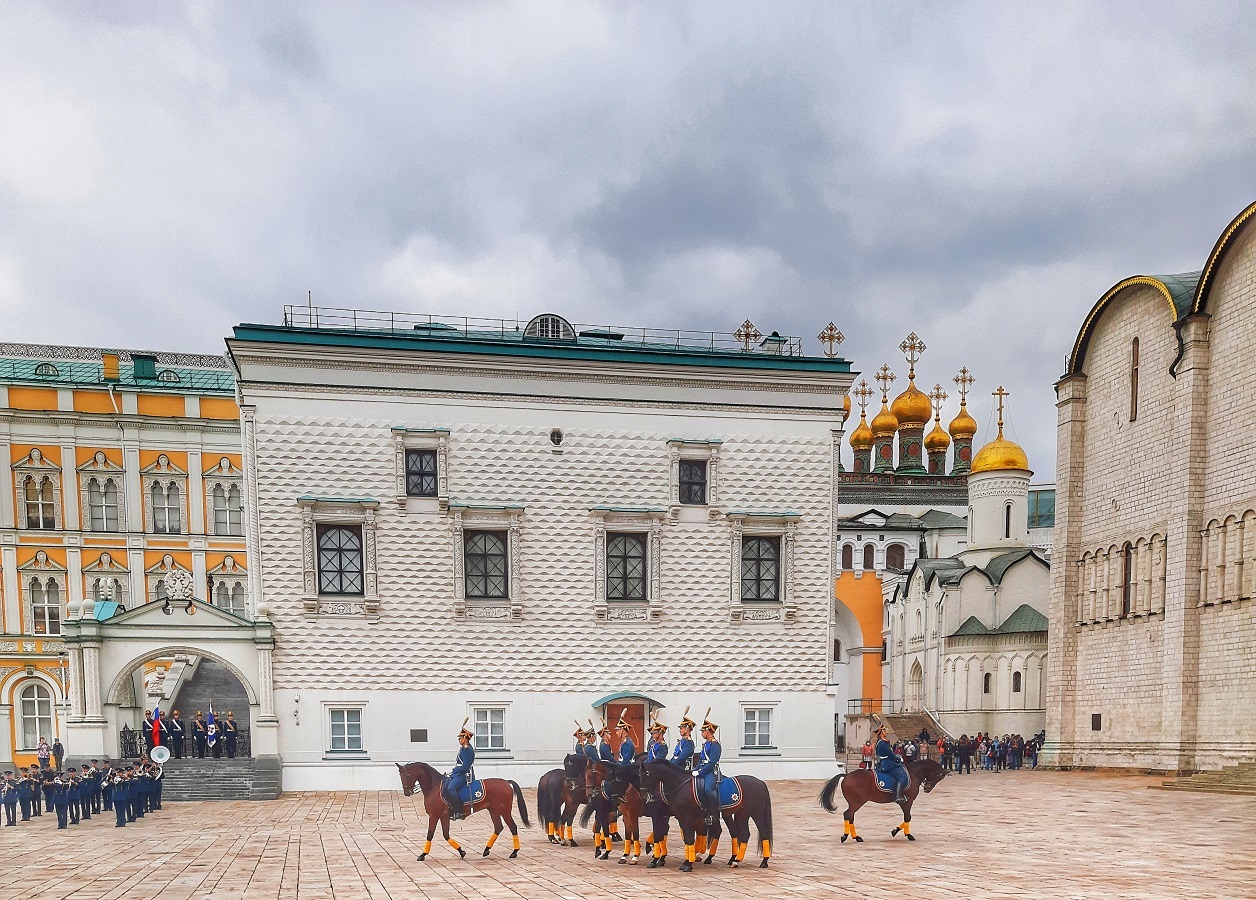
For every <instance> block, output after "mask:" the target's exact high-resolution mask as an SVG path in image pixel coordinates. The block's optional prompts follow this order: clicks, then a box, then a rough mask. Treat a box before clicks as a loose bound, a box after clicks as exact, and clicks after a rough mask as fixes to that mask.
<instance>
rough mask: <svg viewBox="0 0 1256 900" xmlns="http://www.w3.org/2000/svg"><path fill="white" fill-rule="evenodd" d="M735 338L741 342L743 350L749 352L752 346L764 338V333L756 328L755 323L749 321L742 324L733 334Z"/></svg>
mask: <svg viewBox="0 0 1256 900" xmlns="http://www.w3.org/2000/svg"><path fill="white" fill-rule="evenodd" d="M733 337H735V338H736V339H737V340H739V341H741V349H743V350H749V349H750V345H751V344H753V343H754V342H755V341H757V340H758V339H759V338H761V337H763V334H762V332H760V331H759V329H757V328H755V327H754V323H753V322H751V321H750V320H749V319H747V320H746V321H744V322H742V323H741V327H740V328H738V329H737V330H736V331H734V332H733Z"/></svg>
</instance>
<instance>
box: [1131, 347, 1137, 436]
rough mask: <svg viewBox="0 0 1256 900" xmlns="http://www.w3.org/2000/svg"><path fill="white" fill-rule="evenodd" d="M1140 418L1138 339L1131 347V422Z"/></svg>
mask: <svg viewBox="0 0 1256 900" xmlns="http://www.w3.org/2000/svg"><path fill="white" fill-rule="evenodd" d="M1137 418H1138V338H1134V341H1133V343H1132V344H1131V345H1130V421H1131V422H1133V421H1134V420H1135V419H1137Z"/></svg>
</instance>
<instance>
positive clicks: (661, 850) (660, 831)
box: [637, 766, 672, 869]
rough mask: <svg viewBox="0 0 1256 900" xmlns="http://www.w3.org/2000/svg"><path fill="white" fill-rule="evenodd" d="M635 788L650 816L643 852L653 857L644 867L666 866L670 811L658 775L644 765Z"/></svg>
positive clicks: (660, 867) (656, 867)
mask: <svg viewBox="0 0 1256 900" xmlns="http://www.w3.org/2000/svg"><path fill="white" fill-rule="evenodd" d="M637 790H638V791H640V792H641V800H642V802H643V803H644V804H645V806H644V812H645V814H646V815H647V816H649V817H650V834H649V836H648V837H646V844H645V852H646V853H652V854H653V858H652V859H651V860H650V864H649V865H648V866H647V867H646V868H648V869H662V868H666V867H667V833H668V832H669V831H670V830H671V827H672V811H671V809H670V808H669V807H668V805H667V800H665V799H664V798H663V791H662V790H660V787H659V779H658V776H657V775H652V774H650V773H649V772H647V771H645V768H644V766H643V767H642V769H641V775H640V784H638V785H637Z"/></svg>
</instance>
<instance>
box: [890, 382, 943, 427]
mask: <svg viewBox="0 0 1256 900" xmlns="http://www.w3.org/2000/svg"><path fill="white" fill-rule="evenodd" d="M890 412H892V413H894V418H895V419H897V420H898V424H899V425H902V426H908V425H924V424H925V423H927V422H928V421H929V419H930V418H931V417H932V416H933V404H932V403H930V402H929V398H928V397H926V396H925V395H924V394H923V393H921V391H920V389H919V388H917V387H916V382H915V380H912V381H910V382H908V384H907V390H905V391H903V393H901V394H899V395H898V396H897V397H895V398H894V405H893V406H891V407H890Z"/></svg>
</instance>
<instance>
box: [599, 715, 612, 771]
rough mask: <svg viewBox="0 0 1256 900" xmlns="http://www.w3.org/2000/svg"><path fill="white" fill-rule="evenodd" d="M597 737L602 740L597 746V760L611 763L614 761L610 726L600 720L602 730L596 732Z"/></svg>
mask: <svg viewBox="0 0 1256 900" xmlns="http://www.w3.org/2000/svg"><path fill="white" fill-rule="evenodd" d="M598 736H599V737H600V738H601V739H602V740H601V741H600V742H598V745H597V758H598V759H600V760H602V761H603V762H609V763H613V762H614V761H615V748H614V747H612V746H611V726H610V725H608V724H607V723H606V720H605V719H603V720H602V730H601V731H599V732H598Z"/></svg>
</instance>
